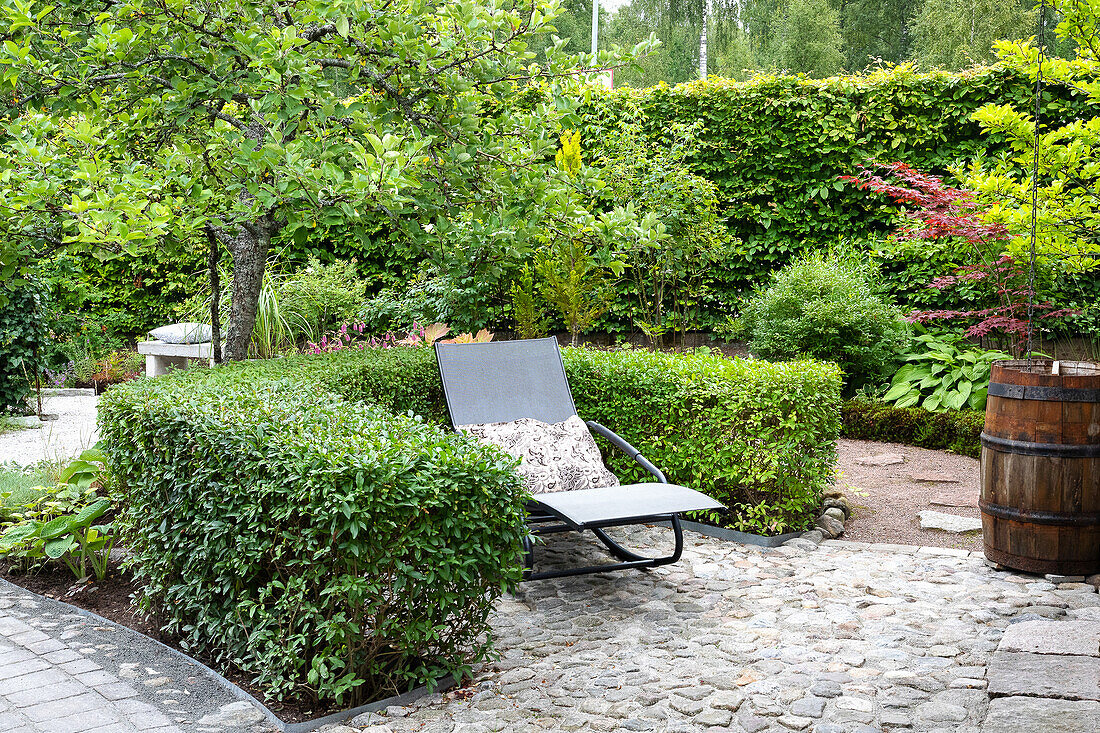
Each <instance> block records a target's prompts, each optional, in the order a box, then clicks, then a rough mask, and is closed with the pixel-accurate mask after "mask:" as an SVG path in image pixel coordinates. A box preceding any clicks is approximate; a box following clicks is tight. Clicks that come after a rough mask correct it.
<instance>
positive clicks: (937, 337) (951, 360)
mask: <svg viewBox="0 0 1100 733" xmlns="http://www.w3.org/2000/svg"><path fill="white" fill-rule="evenodd" d="M902 358H903V359H904V360H905V364H904V365H902V367H901V368H900V369H898V371H897V373H896V374H894V378H893V379H892V380H891V382H890V389H889V390H887V392H886V394H885V395H883V398H882V399H883V400H884V401H886V402H892V403H893V404H894V406H895V407H912V406H914V405H919V406H920V407H922V408H924V409H925V410H929V411H931V412H941V411H944V410H961V409H963V408H969V409H972V410H984V409H985V400H986V394H987V393H988V391H989V374H990V371H991V369H992V365H993V362H994V361H996V360H998V359H1011V358H1013V356H1012V354H1009V353H1007V352H1004V351H996V350H987V349H983V348H981V347H980V346H975V345H974V344H973V343H972V342H970V341H969V340H968V339H967V338H966V337H965V336H962V335H961V334H954V333H950V332H941V333H922V334H917V335H916V336H914V337H913V343H912V344H911V345H910V347H909V349H908V350H907V351H906V352H905V353H903V354H902Z"/></svg>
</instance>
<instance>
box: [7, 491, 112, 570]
mask: <svg viewBox="0 0 1100 733" xmlns="http://www.w3.org/2000/svg"><path fill="white" fill-rule="evenodd" d="M110 507H111V502H110V500H109V499H99V500H97V501H95V502H93V503H91V504H88V505H86V506H84V507H82V508H81V509H80V511H78V512H76V513H74V514H63V515H61V516H60V517H54V518H53V519H51V520H50V521H48V522H42V521H39V520H36V519H29V520H26V521H23V522H20V523H19V524H15V525H12V526H11V527H8V529H7V530H5V531H4V534H2V535H0V555H7V556H11V557H14V558H17V559H21V560H25V561H29V562H32V563H33V562H34V561H36V560H42V559H46V558H48V559H50V560H61V561H62V562H63V563H65V565H66V567H68V568H69V570H71V571H72V572H73V575H75V576H76V578H77V580H84V579H85V578H87V577H89V571H91V573H93V574H94V575H95V577H96V579H97V580H103V578H104V577H105V576H106V575H107V561H108V559H109V558H110V555H111V548H112V546H113V545H114V542H115V538H114V537H113V536H112V535H111V533H110V527H107V526H103V525H98V524H97V525H93V524H92V522H94V521H96V520H97V519H99V518H100V517H102V516H103V515H104V514H105V513H106V512H107V510H108V509H109V508H110Z"/></svg>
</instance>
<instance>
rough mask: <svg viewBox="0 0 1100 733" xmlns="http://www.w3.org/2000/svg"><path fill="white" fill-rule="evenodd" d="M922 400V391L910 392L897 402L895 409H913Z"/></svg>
mask: <svg viewBox="0 0 1100 733" xmlns="http://www.w3.org/2000/svg"><path fill="white" fill-rule="evenodd" d="M919 400H920V390H917V389H914V390H910V392H909V394H907V395H905V396H904V397H902V398H901V399H900V400H898V401H897V403H896V405H895V407H912V406H913V405H915V404H917V402H918V401H919Z"/></svg>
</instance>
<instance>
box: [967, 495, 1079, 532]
mask: <svg viewBox="0 0 1100 733" xmlns="http://www.w3.org/2000/svg"><path fill="white" fill-rule="evenodd" d="M978 508H979V509H981V510H982V513H983V514H988V515H989V516H991V517H997V518H998V519H1008V520H1011V521H1013V522H1026V523H1029V524H1051V525H1062V526H1065V527H1092V526H1094V525H1100V513H1093V514H1087V513H1076V514H1075V513H1072V512H1040V511H1035V510H1031V509H1029V510H1026V511H1025V510H1023V509H1019V508H1017V507H1012V506H1002V505H1000V504H990V503H989V502H987V501H985V500H979V501H978Z"/></svg>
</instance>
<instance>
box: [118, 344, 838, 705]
mask: <svg viewBox="0 0 1100 733" xmlns="http://www.w3.org/2000/svg"><path fill="white" fill-rule="evenodd" d="M563 354H564V360H565V366H566V371H567V372H568V375H569V379H570V383H571V385H572V387H573V394H574V397H575V399H576V402H577V408H578V411H579V413H580V414H581V416H583V417H585V418H587V419H594V420H597V421H599V422H602V423H604V424H606V425H608V426H609V427H612V428H613V429H614V430H616V431H617V432H619V433H620V434H622V435H623V436H624V437H625V438H626V439H627V440H629V441H630V442H632V443H633V444H634V445H636V446H637V447H638V448H639V449H641V450H642V451H643V452H644V453H645V454H646V455H647V457H649V458H650V459H651V460H652V461H654V462H655V463H656V464H657V465H659V466H661V467H662V469H664V470H665V471H666V472H667V473H668V476H669V479H670V480H671V481H674V482H677V483H681V484H684V485H687V486H691V487H693V488H697V489H699V490H701V491H704V492H706V493H708V494H710V495H711V496H713V497H715V498H717V499H718V500H720V501H722V502H724V503H725V504H726V505H727V506H728V507H730V509H731V510H732V512H731V516H732V520H730V519H728V518H725V517H719V516H718V515H714V516H713V517H712V518H713V519H716V520H720V521H723V522H724V523H727V524H730V523H732V524H733V525H734V526H738V527H741V528H744V529H755V530H758V531H782V530H785V529H789V528H792V527H800V526H806V525H807V524H808V522H809V521H810V520H811V519H812V514H813V510H814V509H815V508H816V507H817V506H818V504H819V503H820V498H821V492H822V490H823V489H824V488H825V487H826V486H828V484H829V483H830V480H831V478H832V475H833V464H834V461H835V456H836V439H837V435H838V432H839V429H840V387H841V375H840V372H839V371H838V369H837V368H836V367H835V366H834V365H833V364H829V363H821V362H813V361H804V362H792V363H780V364H773V363H769V362H763V361H744V360H735V361H730V360H727V359H724V358H722V357H719V356H714V355H710V354H695V353H693V354H680V355H675V354H662V353H652V352H648V351H643V350H619V351H592V350H586V349H565V350H564V352H563ZM445 416H446V412H445V407H444V401H443V394H442V385H441V382H440V378H439V370H438V367H437V365H436V363H435V354H434V352H433V351H432V350H431V349H427V348H393V349H367V350H363V351H359V350H349V351H343V352H338V353H334V354H323V355H318V356H304V355H303V356H296V357H290V358H284V359H272V360H267V361H252V362H237V363H232V364H226V365H224V366H221V367H218V368H216V369H212V370H205V369H198V370H190V371H187V372H182V373H178V374H174V375H170V376H167V377H158V378H157V379H155V380H139V381H137V382H133V383H129V384H126V385H122V386H119V387H116V388H114V389H112V390H111V391H110V392H108V393H107V395H106V396H105V397H104V399H103V401H102V403H101V406H100V424H101V431H102V436H103V440H104V442H105V445H106V450H107V454H108V456H109V460H110V466H111V470H112V471H113V473H114V474H115V475H116V476H117V477H118V484H119V486H120V488H121V490H122V491H123V492H124V496H125V498H126V501H125V508H124V510H123V511H122V515H121V517H120V523H121V525H122V527H123V528H124V531H125V532H126V535H127V537H128V538H129V546H130V549H131V551H132V553H133V554H132V558H133V559H132V564H133V566H134V568H135V572H136V573H137V576H138V578H139V579H140V581H141V583H143V584H144V587H143V590H141V591H140V594H141V595H140V598H139V603H140V604H141V606H142V607H143V608H145V609H147V610H149V611H152V612H155V613H157V614H158V615H159V616H160V617H161V618H163V619H165V622H166V628H167V630H168V631H169V632H171V633H173V634H177V635H179V636H180V638H182V639H183V640H184V641H185V643H187V644H188V645H189V646H193V647H195V648H197V649H200V650H203V651H205V652H207V653H208V654H210V655H212V656H213V657H214V658H215V659H216V660H217V661H218V662H220V663H222V664H226V665H228V664H234V665H236V666H238V667H239V668H241V669H242V670H244V671H246V672H248V673H250V674H252V675H254V676H255V678H256V681H257V682H258V683H259V684H260V685H262V686H264V687H266V688H267V689H269V690H270V691H272V692H273V693H274V694H276V695H278V696H285V695H295V696H302V695H306V696H310V697H316V698H329V699H346V698H348V697H350V698H351V699H352V700H353V701H359V700H363V699H367V698H370V697H372V696H375V695H376V693H380V692H387V691H392V690H396V689H403V688H407V687H408V686H409V685H410V684H414V683H418V682H422V681H426V680H429V679H433V678H437V677H439V676H441V675H444V674H447V673H455V674H461V673H462V672H464V671H466V670H467V669H468V668H469V664H470V663H472V662H473V661H476V660H479V659H482V658H484V656H485V654H486V652H487V648H486V646H485V637H484V633H485V632H486V630H487V625H486V617H487V614H488V611H489V608H490V605H491V603H492V600H493V599H494V598H495V597H496V596H497V595H499V593H500V591H501V588H502V587H504V586H506V585H507V584H508V583H510V582H513V581H515V580H516V579H517V577H518V576H517V573H518V569H519V565H520V559H519V557H518V554H517V553H518V551H519V548H520V536H521V534H522V529H521V525H522V519H523V511H522V508H523V500H524V495H523V494H522V490H521V488H520V487H521V484H520V482H519V480H518V478H517V477H516V476H515V475H514V473H513V472H512V468H513V467H514V465H515V462H514V460H513V459H511V458H509V457H507V456H505V455H504V454H503V453H501V452H498V451H496V450H495V449H491V448H486V447H482V446H480V445H478V444H477V443H476V442H474V441H472V440H471V439H468V438H466V437H464V436H460V435H455V434H454V433H451V432H448V431H447V430H446V429H445V428H443V426H442V425H440V424H439V423H442V422H444V421H445V419H446V417H445ZM605 448H606V446H605ZM605 453H606V454H607V455H608V457H609V462H610V465H611V467H612V469H613V470H614V471H615V472H616V473H617V474H618V475H619V476H620V477H621V478H622V480H623V481H624V482H630V481H642V480H647V479H648V476H646V475H645V474H644V473H643V472H642V471H640V470H639V469H638V468H637V466H636V465H635V464H634V463H633V462H631V461H629V460H626V459H624V458H623V457H622V456H621V455H616V454H615V453H612V452H610V451H606V450H605Z"/></svg>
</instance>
